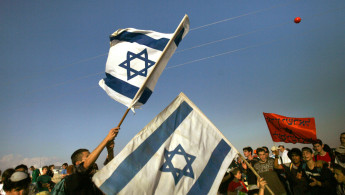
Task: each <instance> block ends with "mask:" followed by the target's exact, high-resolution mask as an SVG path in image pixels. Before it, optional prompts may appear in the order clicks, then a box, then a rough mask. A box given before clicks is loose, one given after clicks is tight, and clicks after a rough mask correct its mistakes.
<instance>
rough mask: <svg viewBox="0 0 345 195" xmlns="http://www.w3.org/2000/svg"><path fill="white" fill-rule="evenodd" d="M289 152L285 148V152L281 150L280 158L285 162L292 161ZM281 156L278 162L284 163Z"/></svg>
mask: <svg viewBox="0 0 345 195" xmlns="http://www.w3.org/2000/svg"><path fill="white" fill-rule="evenodd" d="M287 154H288V151H287V150H284V152H280V151H279V155H280V158H281V159H282V160H283V164H288V163H291V160H290V158H289V156H288V155H287ZM280 158H279V160H278V164H282V162H281V160H280Z"/></svg>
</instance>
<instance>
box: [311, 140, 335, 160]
mask: <svg viewBox="0 0 345 195" xmlns="http://www.w3.org/2000/svg"><path fill="white" fill-rule="evenodd" d="M313 146H314V150H315V151H316V152H317V155H316V157H315V159H314V160H315V161H319V160H322V161H325V162H327V163H328V164H331V161H332V158H331V156H330V154H329V153H328V152H326V151H325V150H324V149H323V148H324V144H323V143H322V141H321V140H319V139H317V140H316V141H315V142H314V143H313Z"/></svg>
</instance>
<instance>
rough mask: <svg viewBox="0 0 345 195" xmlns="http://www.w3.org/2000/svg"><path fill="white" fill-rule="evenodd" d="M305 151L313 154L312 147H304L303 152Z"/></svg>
mask: <svg viewBox="0 0 345 195" xmlns="http://www.w3.org/2000/svg"><path fill="white" fill-rule="evenodd" d="M303 151H308V152H309V153H311V154H313V150H312V149H311V148H309V147H303V148H302V152H303Z"/></svg>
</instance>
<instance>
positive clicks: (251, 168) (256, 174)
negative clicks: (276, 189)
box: [237, 152, 274, 195]
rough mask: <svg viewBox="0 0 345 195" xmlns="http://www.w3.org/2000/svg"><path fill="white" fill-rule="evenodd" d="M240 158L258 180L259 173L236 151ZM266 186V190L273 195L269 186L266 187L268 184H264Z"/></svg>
mask: <svg viewBox="0 0 345 195" xmlns="http://www.w3.org/2000/svg"><path fill="white" fill-rule="evenodd" d="M237 154H238V155H239V156H240V157H241V158H242V160H243V161H244V162H245V163H246V164H247V167H248V168H249V169H250V170H252V171H253V173H254V174H255V176H256V177H257V178H258V179H259V180H260V178H261V177H260V175H259V174H258V173H257V172H256V171H255V169H254V168H253V167H252V165H250V164H249V163H248V161H247V160H246V159H245V158H244V157H243V156H242V154H240V153H239V152H238V153H237ZM265 187H266V188H267V190H268V191H269V192H270V193H271V194H272V195H274V193H273V191H272V190H271V188H270V187H268V184H266V186H265Z"/></svg>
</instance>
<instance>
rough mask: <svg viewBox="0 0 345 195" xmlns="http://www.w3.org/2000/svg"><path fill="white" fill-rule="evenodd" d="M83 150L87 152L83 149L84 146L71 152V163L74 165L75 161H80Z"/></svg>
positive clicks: (86, 150)
mask: <svg viewBox="0 0 345 195" xmlns="http://www.w3.org/2000/svg"><path fill="white" fill-rule="evenodd" d="M83 152H89V150H88V149H84V148H81V149H78V150H76V151H75V152H73V154H72V156H71V160H72V164H74V165H76V164H75V163H76V162H77V161H80V160H81V157H82V153H83Z"/></svg>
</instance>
